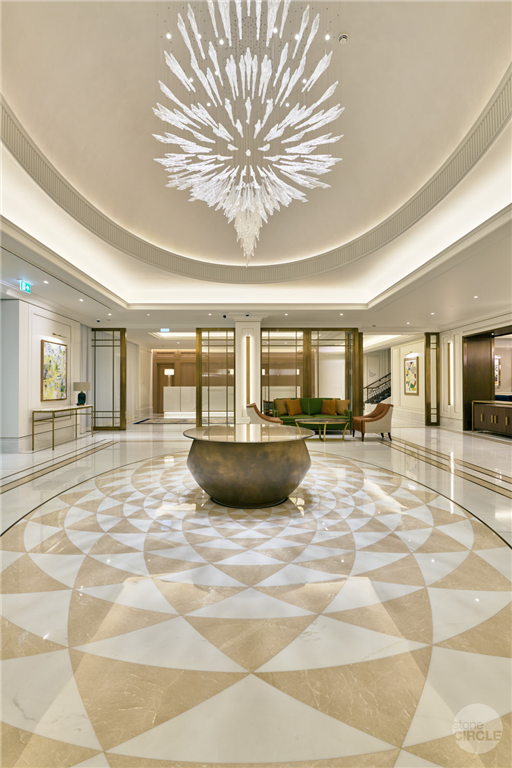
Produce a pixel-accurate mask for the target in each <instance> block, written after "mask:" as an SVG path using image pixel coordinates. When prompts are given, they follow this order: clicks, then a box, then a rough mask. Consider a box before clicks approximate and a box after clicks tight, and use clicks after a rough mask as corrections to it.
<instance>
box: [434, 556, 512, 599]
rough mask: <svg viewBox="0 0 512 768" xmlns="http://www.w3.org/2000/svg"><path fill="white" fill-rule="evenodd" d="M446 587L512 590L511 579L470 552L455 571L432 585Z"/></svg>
mask: <svg viewBox="0 0 512 768" xmlns="http://www.w3.org/2000/svg"><path fill="white" fill-rule="evenodd" d="M430 586H431V587H438V588H439V587H441V588H446V589H477V590H492V591H496V590H499V591H503V590H504V591H505V592H509V591H510V581H509V580H508V579H507V578H506V577H505V576H503V575H502V574H501V573H500V572H499V571H497V570H496V568H493V567H492V566H491V565H489V564H488V563H486V562H485V560H482V558H481V557H478V555H475V553H474V552H470V553H469V555H468V556H467V557H466V559H465V560H464V561H463V562H462V563H461V564H460V565H459V567H458V568H455V570H454V571H452V572H451V573H449V574H448V576H444V577H443V578H442V579H440V580H439V581H436V582H434V583H433V584H431V585H430Z"/></svg>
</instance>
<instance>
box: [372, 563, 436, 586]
mask: <svg viewBox="0 0 512 768" xmlns="http://www.w3.org/2000/svg"><path fill="white" fill-rule="evenodd" d="M362 575H363V576H366V577H367V578H368V579H371V580H373V581H388V582H393V583H394V584H411V585H415V586H421V587H423V586H425V579H424V578H423V574H422V573H421V570H420V567H419V565H418V563H417V562H416V560H415V559H414V557H413V556H412V555H407V557H402V558H401V560H398V561H397V562H396V563H391V565H384V566H382V567H381V568H376V569H375V570H373V571H365V572H364V573H363V574H362Z"/></svg>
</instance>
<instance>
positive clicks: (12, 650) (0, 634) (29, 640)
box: [0, 617, 65, 659]
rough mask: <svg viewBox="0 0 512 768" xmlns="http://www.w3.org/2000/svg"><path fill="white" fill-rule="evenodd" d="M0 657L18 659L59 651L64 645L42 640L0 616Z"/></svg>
mask: <svg viewBox="0 0 512 768" xmlns="http://www.w3.org/2000/svg"><path fill="white" fill-rule="evenodd" d="M0 638H1V648H2V650H1V658H2V659H19V658H21V657H22V656H33V655H35V654H36V653H50V652H51V651H61V650H62V649H63V648H64V647H65V646H63V645H60V644H59V643H53V642H51V641H50V640H43V638H42V637H39V636H38V635H34V634H32V632H28V631H27V630H25V629H22V628H21V627H18V626H17V625H16V624H13V623H12V622H10V621H7V619H4V618H3V617H2V618H0Z"/></svg>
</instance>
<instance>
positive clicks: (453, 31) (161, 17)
mask: <svg viewBox="0 0 512 768" xmlns="http://www.w3.org/2000/svg"><path fill="white" fill-rule="evenodd" d="M311 5H312V6H313V7H314V10H315V11H316V10H318V11H319V12H320V14H321V18H322V25H321V30H322V31H325V32H330V34H331V35H332V37H333V38H335V37H336V36H337V34H339V33H340V32H347V33H348V34H349V36H350V39H349V42H348V43H347V44H346V45H345V46H340V45H339V44H338V43H336V42H334V41H330V42H329V44H325V43H323V42H322V44H321V46H319V47H318V48H317V50H315V51H314V59H315V60H316V59H318V58H319V57H320V56H321V55H323V53H324V47H325V50H327V51H328V50H330V49H329V48H328V47H327V46H328V45H330V46H331V47H332V49H333V52H334V56H333V64H332V65H331V68H330V70H329V75H328V76H326V77H327V80H325V81H324V82H325V83H326V85H328V84H330V82H332V81H334V80H339V82H340V86H339V88H338V92H337V94H336V98H335V99H333V100H332V101H331V104H336V103H337V101H340V102H341V103H342V105H343V106H345V113H344V114H343V116H342V117H341V118H340V120H339V121H338V125H337V126H336V133H340V132H341V133H343V134H344V138H343V139H342V140H341V141H340V142H339V143H338V144H337V145H334V147H333V150H332V151H333V154H336V155H338V156H341V157H342V158H343V162H341V163H338V164H337V166H336V168H335V170H334V171H333V172H332V173H331V174H329V176H328V177H325V181H327V182H328V183H330V184H332V187H331V189H328V190H314V191H311V192H308V198H309V202H308V203H307V204H306V205H304V204H301V203H293V204H292V205H291V207H290V208H288V209H285V210H282V211H281V212H279V213H277V214H275V215H274V216H273V217H272V219H271V220H270V222H269V224H268V225H266V226H264V228H263V230H262V233H261V238H260V243H259V245H258V248H257V250H256V256H255V259H254V261H253V264H254V265H262V264H271V263H278V262H285V261H292V260H295V259H302V258H306V257H308V256H313V255H316V254H319V253H322V252H324V251H326V250H330V249H332V248H335V247H337V246H339V245H342V244H343V243H345V242H348V241H350V240H351V239H353V238H354V237H357V236H358V235H360V234H362V233H364V232H365V231H367V230H368V229H370V228H371V227H373V226H375V225H376V224H378V223H379V222H380V221H382V220H383V219H384V218H386V217H387V216H389V215H390V214H391V213H392V212H393V211H394V210H396V209H397V208H398V207H399V206H400V205H402V204H403V203H404V202H405V201H406V200H407V199H408V198H409V197H411V196H412V195H413V194H414V193H415V192H416V191H417V190H418V189H419V188H420V187H421V186H422V185H423V184H424V183H425V182H426V181H427V179H428V178H429V177H430V176H431V175H432V174H433V173H435V171H436V170H437V169H438V168H439V166H441V165H442V164H443V162H444V161H445V160H446V158H447V157H448V156H449V155H450V153H451V152H452V151H453V150H454V149H455V147H456V146H457V145H458V143H459V142H460V141H461V140H462V138H463V137H464V136H465V134H466V133H467V132H468V130H469V129H470V128H471V126H472V125H473V123H474V122H475V120H476V119H477V117H478V115H479V114H480V112H481V111H482V109H483V108H484V106H485V104H486V103H487V101H488V99H489V98H490V96H491V95H492V93H493V91H494V90H495V88H496V86H497V85H498V82H499V81H500V79H501V77H502V75H503V74H504V72H505V69H506V68H507V66H508V64H509V61H510V52H511V6H510V4H509V3H505V2H498V3H495V2H481V3H480V2H454V3H450V2H410V3H409V2H397V3H393V2H389V3H388V2H368V3H367V2H334V3H333V2H323V3H311ZM193 6H194V8H195V9H196V15H198V16H199V18H201V13H204V12H205V9H206V3H201V2H195V3H193ZM304 7H305V4H303V3H301V2H293V3H292V13H291V16H290V19H291V21H290V26H289V29H290V32H289V35H290V37H292V35H293V33H294V32H295V31H296V29H295V27H297V28H298V26H299V21H300V16H301V14H302V10H303V8H304ZM183 9H185V13H186V4H182V3H177V2H171V3H158V2H112V3H111V2H55V3H49V2H48V3H47V2H44V1H43V2H35V3H31V2H4V3H3V19H2V50H3V52H2V91H3V94H4V95H5V97H6V99H7V101H8V103H9V104H10V106H11V108H12V109H13V110H14V112H15V114H16V115H17V117H18V119H19V120H20V122H21V123H22V125H23V126H24V127H25V129H26V130H27V132H28V133H29V134H30V135H31V137H32V138H33V140H34V141H35V143H36V144H37V145H38V146H39V148H40V149H41V150H42V152H43V153H44V154H46V156H47V157H48V158H49V160H50V161H51V162H52V163H53V164H54V165H55V167H56V168H57V170H58V171H60V173H61V174H62V175H63V176H64V177H65V178H66V179H67V180H68V181H69V182H70V183H71V184H73V185H74V186H75V187H76V188H77V190H78V191H79V192H80V193H81V194H82V195H84V196H85V197H86V198H87V199H88V200H90V201H91V202H92V203H93V204H94V205H95V206H97V207H98V208H99V209H100V210H102V211H103V212H104V213H105V214H106V215H107V216H109V217H111V218H112V219H114V220H115V221H116V222H117V223H119V224H120V225H121V226H123V227H125V228H126V229H128V230H130V231H131V232H133V233H134V234H136V235H138V236H139V237H142V238H144V239H146V240H148V241H149V242H151V243H154V244H155V245H158V246H160V247H163V248H166V249H168V250H170V251H173V252H175V253H178V254H181V255H184V256H189V257H192V258H195V259H200V260H203V261H213V262H217V263H224V264H239V263H240V261H241V251H240V249H239V246H238V245H237V243H236V236H235V232H234V228H233V226H232V225H230V224H228V223H227V221H226V219H225V218H224V216H223V215H222V214H221V213H220V212H215V211H214V210H212V209H209V208H208V207H207V206H206V204H205V203H200V202H195V203H190V202H188V195H187V193H186V192H179V191H177V190H170V189H167V188H166V187H165V184H166V176H165V172H164V170H163V168H162V167H161V166H160V165H159V164H157V163H155V162H154V158H155V157H161V156H162V155H163V152H165V151H166V150H165V148H163V147H162V145H161V144H158V143H157V142H156V141H155V140H154V139H153V137H152V134H153V133H160V132H162V130H165V128H164V126H163V125H162V123H161V122H160V121H159V120H158V119H157V118H156V117H155V116H154V115H153V112H152V106H153V105H154V104H156V102H157V101H160V102H161V103H164V102H165V98H164V97H163V96H162V95H161V94H160V92H159V90H158V84H157V81H158V80H159V79H164V80H166V82H169V77H168V75H167V72H166V67H165V65H164V63H163V53H162V52H163V48H164V46H165V45H167V46H169V43H168V41H167V40H166V39H165V32H166V30H168V29H170V30H171V32H172V33H173V45H175V40H176V34H175V33H176V29H175V20H176V15H177V13H178V12H179V11H181V12H182V13H183ZM174 50H175V52H176V55H177V56H179V57H180V60H181V58H182V52H181V49H180V48H179V46H178V47H176V48H175V49H174ZM183 63H184V64H185V63H186V62H185V61H183Z"/></svg>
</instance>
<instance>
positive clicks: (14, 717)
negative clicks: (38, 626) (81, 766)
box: [2, 650, 101, 750]
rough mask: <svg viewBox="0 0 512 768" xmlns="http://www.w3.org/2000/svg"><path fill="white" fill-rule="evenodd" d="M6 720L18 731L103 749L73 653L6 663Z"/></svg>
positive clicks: (3, 669)
mask: <svg viewBox="0 0 512 768" xmlns="http://www.w3.org/2000/svg"><path fill="white" fill-rule="evenodd" d="M2 678H3V685H4V686H5V689H6V690H8V691H10V696H6V697H4V701H3V708H2V719H3V721H4V722H6V723H8V724H9V725H12V726H14V727H15V728H22V729H23V730H25V731H30V732H31V733H36V734H38V735H39V736H45V737H46V738H48V739H58V740H61V739H62V735H63V734H65V736H66V738H65V741H67V742H68V743H69V744H76V745H78V746H80V747H89V748H91V749H98V750H101V746H100V743H99V741H98V738H97V736H96V734H95V732H94V729H93V727H92V725H91V723H90V721H89V718H88V716H87V713H86V711H85V707H84V705H83V703H82V698H81V696H80V693H79V692H78V688H77V686H76V682H75V677H74V674H73V668H72V666H71V661H70V659H69V652H68V651H67V650H65V651H55V652H54V653H40V654H37V655H35V656H25V657H23V658H20V659H8V660H7V661H3V662H2Z"/></svg>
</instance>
